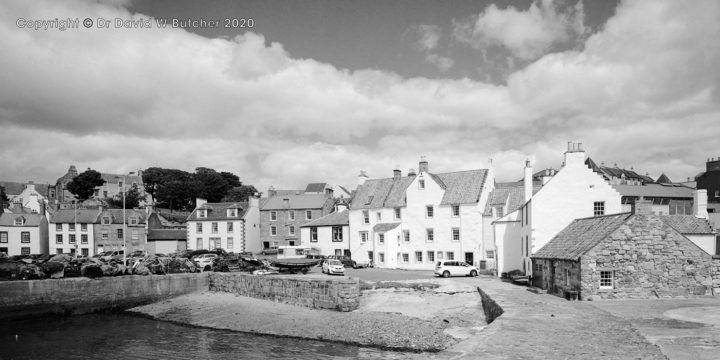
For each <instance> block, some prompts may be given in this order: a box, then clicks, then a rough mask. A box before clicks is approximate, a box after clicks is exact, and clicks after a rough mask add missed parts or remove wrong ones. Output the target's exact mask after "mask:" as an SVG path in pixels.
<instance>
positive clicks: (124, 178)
mask: <svg viewBox="0 0 720 360" xmlns="http://www.w3.org/2000/svg"><path fill="white" fill-rule="evenodd" d="M134 173H135V172H133V171H131V172H129V173H128V175H132V174H134ZM126 176H127V175H123V176H122V179H123V182H122V186H121V187H120V191H121V192H122V207H123V231H122V232H123V266H127V234H126V232H127V226H126V224H127V222H126V217H125V212H126V210H125V183H126V182H127V181H126ZM116 178H120V177H119V176H116Z"/></svg>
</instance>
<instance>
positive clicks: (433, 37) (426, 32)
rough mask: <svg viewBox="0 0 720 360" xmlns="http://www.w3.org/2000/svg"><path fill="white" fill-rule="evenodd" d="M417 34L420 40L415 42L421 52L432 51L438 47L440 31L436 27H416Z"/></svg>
mask: <svg viewBox="0 0 720 360" xmlns="http://www.w3.org/2000/svg"><path fill="white" fill-rule="evenodd" d="M417 33H418V35H419V36H420V39H418V41H417V46H418V47H419V48H420V49H421V50H425V51H432V50H435V48H436V47H437V46H438V43H439V42H440V36H441V34H442V29H441V28H440V27H439V26H437V25H425V24H423V25H418V26H417Z"/></svg>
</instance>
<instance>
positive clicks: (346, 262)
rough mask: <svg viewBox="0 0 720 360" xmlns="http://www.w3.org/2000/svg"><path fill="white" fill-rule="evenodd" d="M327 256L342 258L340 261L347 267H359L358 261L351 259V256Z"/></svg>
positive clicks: (329, 257) (336, 258)
mask: <svg viewBox="0 0 720 360" xmlns="http://www.w3.org/2000/svg"><path fill="white" fill-rule="evenodd" d="M327 258H328V259H335V260H340V262H341V263H342V264H343V266H345V267H351V268H353V269H355V268H357V267H358V266H357V263H356V262H355V261H354V260H353V259H351V258H350V257H349V256H345V255H330V256H328V257H327Z"/></svg>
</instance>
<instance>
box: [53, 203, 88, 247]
mask: <svg viewBox="0 0 720 360" xmlns="http://www.w3.org/2000/svg"><path fill="white" fill-rule="evenodd" d="M99 214H100V211H99V210H97V209H92V210H90V209H77V210H75V209H65V210H58V211H56V212H55V213H54V214H53V215H52V216H51V217H50V224H49V226H48V231H49V239H48V240H49V242H50V244H49V252H50V254H63V253H65V254H70V253H75V252H78V253H80V254H82V255H88V256H92V255H95V254H96V253H95V226H96V224H97V223H98V215H99Z"/></svg>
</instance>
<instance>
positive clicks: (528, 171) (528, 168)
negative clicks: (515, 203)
mask: <svg viewBox="0 0 720 360" xmlns="http://www.w3.org/2000/svg"><path fill="white" fill-rule="evenodd" d="M532 171H533V170H532V165H531V164H530V160H525V176H524V177H523V183H524V184H523V185H524V187H525V201H528V200H530V198H531V197H532V195H533V179H532V175H533V174H532Z"/></svg>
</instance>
